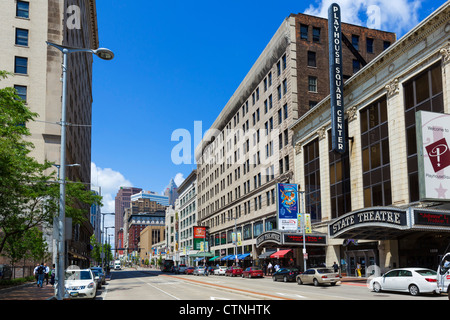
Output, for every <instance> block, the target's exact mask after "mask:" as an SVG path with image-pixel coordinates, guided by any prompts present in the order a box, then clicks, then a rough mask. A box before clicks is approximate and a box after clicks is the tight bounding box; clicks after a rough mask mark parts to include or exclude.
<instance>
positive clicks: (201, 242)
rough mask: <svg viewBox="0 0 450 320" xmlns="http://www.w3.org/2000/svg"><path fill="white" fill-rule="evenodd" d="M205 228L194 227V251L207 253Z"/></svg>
mask: <svg viewBox="0 0 450 320" xmlns="http://www.w3.org/2000/svg"><path fill="white" fill-rule="evenodd" d="M207 241H208V239H207V238H206V227H198V226H197V227H194V250H200V251H207V250H206V248H207V245H206V243H205V242H207Z"/></svg>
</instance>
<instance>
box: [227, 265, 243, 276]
mask: <svg viewBox="0 0 450 320" xmlns="http://www.w3.org/2000/svg"><path fill="white" fill-rule="evenodd" d="M240 275H242V268H241V267H228V268H227V270H226V271H225V276H230V277H236V276H240Z"/></svg>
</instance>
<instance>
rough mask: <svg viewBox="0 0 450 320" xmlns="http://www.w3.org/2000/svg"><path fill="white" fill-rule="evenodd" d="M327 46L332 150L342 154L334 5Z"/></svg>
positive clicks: (339, 62) (338, 29) (330, 10)
mask: <svg viewBox="0 0 450 320" xmlns="http://www.w3.org/2000/svg"><path fill="white" fill-rule="evenodd" d="M328 46H329V50H328V55H329V56H328V59H329V64H330V104H331V141H332V149H333V151H336V152H339V153H341V154H342V153H344V152H345V149H346V144H347V139H346V132H345V125H344V80H343V74H342V35H341V9H340V7H339V5H337V4H336V3H333V4H332V5H331V6H330V7H329V8H328Z"/></svg>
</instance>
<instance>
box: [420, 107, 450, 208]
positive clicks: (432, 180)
mask: <svg viewBox="0 0 450 320" xmlns="http://www.w3.org/2000/svg"><path fill="white" fill-rule="evenodd" d="M416 135H417V137H416V139H417V161H418V165H419V195H420V200H435V201H448V200H450V148H449V147H450V115H449V114H444V113H435V112H428V111H418V112H416Z"/></svg>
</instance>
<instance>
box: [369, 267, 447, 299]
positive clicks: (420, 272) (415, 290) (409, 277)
mask: <svg viewBox="0 0 450 320" xmlns="http://www.w3.org/2000/svg"><path fill="white" fill-rule="evenodd" d="M369 288H370V289H372V290H373V291H375V292H380V291H382V290H386V291H401V292H409V293H410V294H411V295H413V296H417V295H419V294H420V293H434V292H436V293H439V288H438V285H437V272H436V271H434V270H430V269H426V268H401V269H394V270H391V271H389V272H387V273H386V274H384V275H382V276H381V277H376V278H373V279H372V280H371V281H370V284H369Z"/></svg>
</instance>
